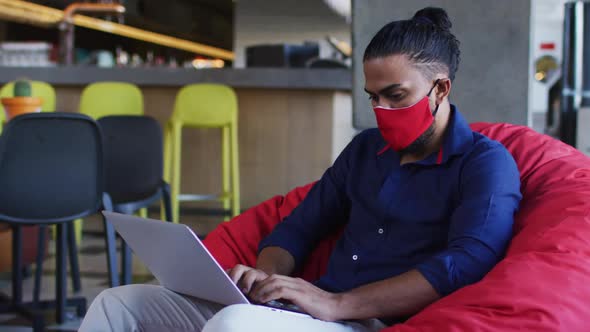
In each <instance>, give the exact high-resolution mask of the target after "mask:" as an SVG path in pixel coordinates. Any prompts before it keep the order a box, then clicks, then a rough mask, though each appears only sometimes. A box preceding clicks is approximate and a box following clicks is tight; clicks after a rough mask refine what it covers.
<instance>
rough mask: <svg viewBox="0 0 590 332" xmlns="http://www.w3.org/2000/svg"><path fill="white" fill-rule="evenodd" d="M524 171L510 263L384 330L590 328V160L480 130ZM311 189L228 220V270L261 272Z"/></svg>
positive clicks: (511, 128)
mask: <svg viewBox="0 0 590 332" xmlns="http://www.w3.org/2000/svg"><path fill="white" fill-rule="evenodd" d="M472 128H473V130H476V131H479V132H481V133H482V134H484V135H486V136H488V137H490V138H492V139H495V140H497V141H499V142H501V143H502V144H504V146H506V148H507V149H508V150H509V151H510V153H511V154H512V155H513V156H514V159H515V160H516V163H517V164H518V167H519V170H520V174H521V181H522V187H521V191H522V193H523V200H522V202H521V206H520V211H519V212H518V214H517V215H516V219H515V224H514V237H513V239H512V241H511V243H510V246H509V248H508V251H507V253H506V257H505V258H504V259H503V260H502V261H500V263H498V265H496V266H495V267H494V268H493V269H492V270H491V271H490V272H489V273H488V274H487V275H486V276H485V277H484V278H483V279H482V280H481V281H479V282H477V283H475V284H472V285H470V286H467V287H464V288H462V289H460V290H458V291H456V292H454V293H452V294H450V295H449V296H446V297H444V298H442V299H441V300H439V301H436V302H435V303H433V304H431V305H429V306H428V307H426V308H425V309H424V310H422V311H421V312H420V313H418V314H416V315H414V316H413V317H411V318H410V319H408V320H407V321H406V322H404V323H403V324H396V325H394V326H391V327H389V328H387V329H385V330H384V331H387V332H394V331H590V304H589V301H590V159H589V158H587V157H586V156H584V155H583V154H582V153H580V152H579V151H577V150H576V149H574V148H572V147H570V146H568V145H566V144H564V143H562V142H560V141H557V140H554V139H552V138H550V137H548V136H545V135H541V134H539V133H536V132H535V131H533V130H531V129H529V128H527V127H522V126H515V125H509V124H488V123H477V124H473V125H472ZM310 188H311V184H310V185H307V186H304V187H300V188H296V189H294V190H293V191H291V192H290V193H288V194H287V195H285V196H276V197H273V198H271V199H269V200H268V201H265V202H263V203H262V204H260V205H258V206H256V207H254V208H252V209H250V210H248V211H246V212H244V213H243V214H242V215H240V216H238V217H236V218H235V219H233V220H232V221H231V222H229V223H223V224H221V225H220V226H219V227H217V228H216V229H215V230H214V231H213V232H211V234H210V235H209V236H208V237H207V238H206V240H205V245H206V246H207V247H208V248H209V250H211V252H212V254H213V256H215V258H216V259H217V260H218V261H219V262H220V264H221V265H222V266H223V267H224V268H229V267H232V266H234V265H235V264H237V263H241V264H246V265H250V266H253V265H255V261H256V253H257V246H258V242H259V241H260V240H261V239H262V238H264V237H265V236H266V235H267V234H268V233H269V232H270V231H271V230H272V228H273V227H274V226H275V225H276V224H277V223H278V222H280V221H281V220H282V219H283V218H284V217H285V216H287V215H288V214H289V212H290V211H291V210H292V209H293V208H294V207H295V206H296V205H297V204H298V203H299V202H300V201H301V200H302V199H303V198H304V196H305V195H306V193H307V191H308V190H309V189H310ZM339 235H340V231H339V230H335V232H334V234H333V235H332V236H331V237H330V238H328V239H325V240H324V241H323V242H322V243H320V244H319V245H318V247H317V248H316V249H315V251H314V252H313V254H312V255H311V256H310V257H309V259H308V261H307V262H306V264H305V266H304V268H303V269H302V271H299V275H300V276H301V277H303V278H305V279H307V280H314V279H317V278H318V277H319V276H320V275H321V274H322V273H323V272H324V269H325V267H326V265H327V261H328V258H329V255H330V251H331V249H332V247H333V245H334V243H335V241H336V240H337V238H338V236H339Z"/></svg>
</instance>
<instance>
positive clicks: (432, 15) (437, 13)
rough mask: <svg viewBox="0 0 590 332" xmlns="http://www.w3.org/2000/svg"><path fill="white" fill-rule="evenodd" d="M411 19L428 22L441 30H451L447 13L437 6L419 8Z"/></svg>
mask: <svg viewBox="0 0 590 332" xmlns="http://www.w3.org/2000/svg"><path fill="white" fill-rule="evenodd" d="M412 20H413V21H416V22H424V23H430V24H432V25H435V26H437V27H438V28H440V29H442V30H447V31H449V30H451V27H452V26H453V24H452V23H451V20H450V19H449V15H447V12H446V11H445V10H444V9H442V8H438V7H426V8H423V9H420V10H419V11H417V12H416V14H414V17H412Z"/></svg>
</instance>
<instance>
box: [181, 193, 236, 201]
mask: <svg viewBox="0 0 590 332" xmlns="http://www.w3.org/2000/svg"><path fill="white" fill-rule="evenodd" d="M231 197H232V194H231V193H224V194H180V195H178V201H180V202H192V201H221V200H224V199H230V198H231Z"/></svg>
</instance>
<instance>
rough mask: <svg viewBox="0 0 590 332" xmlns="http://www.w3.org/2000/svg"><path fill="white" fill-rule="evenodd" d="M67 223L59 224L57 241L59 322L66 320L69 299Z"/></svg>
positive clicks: (57, 303) (56, 284) (56, 300)
mask: <svg viewBox="0 0 590 332" xmlns="http://www.w3.org/2000/svg"><path fill="white" fill-rule="evenodd" d="M65 227H66V225H64V224H63V223H61V224H57V239H56V241H55V246H56V250H55V261H56V269H55V272H56V273H55V274H56V275H55V320H56V321H57V323H58V324H61V323H63V322H64V321H65V320H66V299H67V287H66V283H67V271H66V269H67V267H66V265H67V261H66V258H67V257H66V255H67V250H68V248H67V234H66V229H64V228H65Z"/></svg>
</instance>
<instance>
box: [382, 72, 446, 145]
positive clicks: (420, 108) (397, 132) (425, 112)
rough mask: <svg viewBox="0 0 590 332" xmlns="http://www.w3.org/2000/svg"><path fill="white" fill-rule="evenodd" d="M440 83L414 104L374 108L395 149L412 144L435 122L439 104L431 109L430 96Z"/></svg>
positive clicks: (385, 137)
mask: <svg viewBox="0 0 590 332" xmlns="http://www.w3.org/2000/svg"><path fill="white" fill-rule="evenodd" d="M437 83H438V80H437V81H436V82H434V86H433V87H432V88H431V89H430V91H429V92H428V94H427V95H426V96H424V98H422V99H420V100H419V101H418V102H417V103H415V104H414V105H411V106H408V107H400V108H389V107H381V106H377V107H374V108H373V111H374V112H375V117H376V118H377V125H378V127H379V131H380V132H381V135H382V136H383V138H384V139H385V141H386V142H387V143H388V145H389V146H390V147H391V148H392V149H393V150H395V151H401V150H403V149H405V148H407V147H408V146H410V144H412V143H413V142H414V141H415V140H416V139H417V138H418V137H420V135H422V134H423V133H424V132H425V131H426V130H427V129H428V127H430V125H431V124H432V123H433V122H434V117H435V116H436V112H437V111H438V105H437V106H436V109H435V110H434V112H431V111H430V102H429V99H428V97H429V96H430V93H431V92H432V90H433V89H434V87H435V86H436V84H437Z"/></svg>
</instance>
